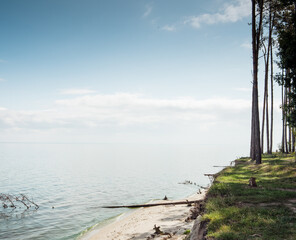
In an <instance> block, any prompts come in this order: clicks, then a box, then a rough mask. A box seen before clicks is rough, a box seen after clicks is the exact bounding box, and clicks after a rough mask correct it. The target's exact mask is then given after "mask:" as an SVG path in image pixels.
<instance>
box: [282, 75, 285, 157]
mask: <svg viewBox="0 0 296 240" xmlns="http://www.w3.org/2000/svg"><path fill="white" fill-rule="evenodd" d="M283 78H284V73H283V70H282V79H283ZM284 93H285V92H284V84H282V125H283V126H282V127H283V128H282V153H284V152H285V109H284V99H285V95H284Z"/></svg>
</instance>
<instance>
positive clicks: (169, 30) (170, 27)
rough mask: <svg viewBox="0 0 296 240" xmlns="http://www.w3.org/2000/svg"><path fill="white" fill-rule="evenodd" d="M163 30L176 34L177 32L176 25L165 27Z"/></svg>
mask: <svg viewBox="0 0 296 240" xmlns="http://www.w3.org/2000/svg"><path fill="white" fill-rule="evenodd" d="M162 30H165V31H168V32H174V31H176V27H175V26H174V25H165V26H163V27H162Z"/></svg>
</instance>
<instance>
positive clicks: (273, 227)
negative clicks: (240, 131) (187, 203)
mask: <svg viewBox="0 0 296 240" xmlns="http://www.w3.org/2000/svg"><path fill="white" fill-rule="evenodd" d="M250 177H255V178H256V182H257V185H258V187H256V188H251V187H249V186H248V180H249V178H250ZM285 189H289V190H290V189H294V190H295V191H285ZM291 199H296V163H294V162H293V158H292V157H291V155H288V156H287V157H285V158H281V157H280V156H279V155H275V154H272V155H263V157H262V164H261V165H254V164H253V163H252V162H250V161H249V159H246V158H244V159H238V160H236V166H235V167H228V168H226V169H224V170H223V171H221V172H220V173H219V176H218V177H217V179H216V181H215V182H214V184H213V185H212V187H211V188H210V190H209V192H208V200H207V202H206V214H205V215H204V216H203V220H207V221H209V224H208V237H212V238H214V239H296V224H295V222H296V216H295V214H294V213H293V211H291V209H290V208H289V206H290V205H291V204H290V203H289V204H290V205H287V204H286V203H287V202H288V200H291ZM293 207H296V204H295V203H294V206H293Z"/></svg>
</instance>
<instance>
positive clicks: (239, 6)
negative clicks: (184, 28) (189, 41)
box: [184, 0, 251, 28]
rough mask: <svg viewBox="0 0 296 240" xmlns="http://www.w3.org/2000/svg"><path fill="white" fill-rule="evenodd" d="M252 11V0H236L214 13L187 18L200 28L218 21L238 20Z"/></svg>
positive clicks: (193, 25) (187, 20) (186, 21)
mask: <svg viewBox="0 0 296 240" xmlns="http://www.w3.org/2000/svg"><path fill="white" fill-rule="evenodd" d="M250 13H251V1H250V0H236V1H235V2H233V3H232V4H229V3H228V4H226V5H225V6H224V7H223V8H222V9H221V11H219V12H217V13H214V14H207V13H206V14H202V15H199V16H191V17H188V18H187V19H186V20H185V22H184V23H185V24H190V25H191V26H192V27H194V28H200V27H201V26H202V25H203V24H207V25H211V24H216V23H228V22H237V21H239V20H241V19H243V18H244V17H247V16H249V15H250Z"/></svg>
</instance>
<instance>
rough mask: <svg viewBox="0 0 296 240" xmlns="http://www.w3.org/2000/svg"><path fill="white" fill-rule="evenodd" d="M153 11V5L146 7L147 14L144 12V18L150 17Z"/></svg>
mask: <svg viewBox="0 0 296 240" xmlns="http://www.w3.org/2000/svg"><path fill="white" fill-rule="evenodd" d="M152 9H153V8H152V6H151V5H146V10H145V12H144V14H143V17H144V18H146V17H148V16H149V15H150V14H151V12H152Z"/></svg>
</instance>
